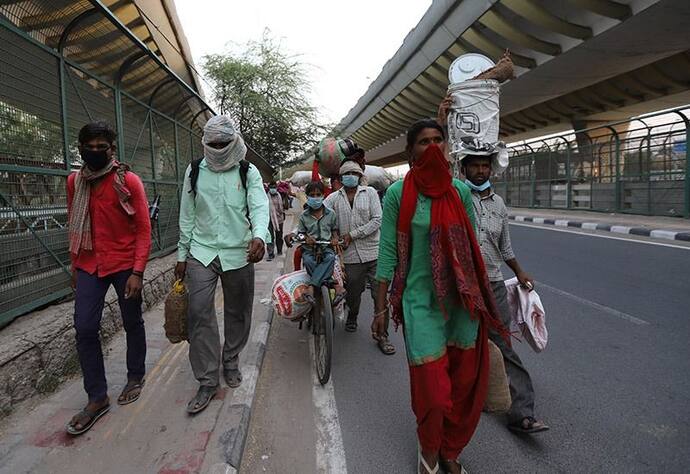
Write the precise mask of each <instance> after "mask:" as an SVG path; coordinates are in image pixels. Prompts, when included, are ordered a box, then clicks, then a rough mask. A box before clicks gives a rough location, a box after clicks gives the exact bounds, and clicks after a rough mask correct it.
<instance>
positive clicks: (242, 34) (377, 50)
mask: <svg viewBox="0 0 690 474" xmlns="http://www.w3.org/2000/svg"><path fill="white" fill-rule="evenodd" d="M430 5H431V0H340V1H335V0H251V1H242V2H240V1H236V0H175V6H176V8H177V13H178V16H179V18H180V21H181V22H182V28H183V30H184V32H185V35H186V36H187V40H188V41H189V45H190V48H191V50H192V56H193V58H194V62H195V64H196V66H197V70H198V71H199V72H202V73H203V71H202V68H201V59H202V57H203V56H204V55H206V54H213V53H223V52H225V51H227V50H228V45H230V46H231V47H233V46H232V44H235V45H238V46H241V45H244V44H246V43H247V41H250V40H259V39H261V36H262V34H263V31H264V29H265V28H268V29H270V30H271V33H272V35H273V36H274V37H275V38H278V39H280V40H281V44H282V46H283V47H284V50H285V52H287V53H290V54H298V55H300V56H301V58H302V62H303V63H304V64H307V65H308V70H309V74H310V79H311V82H312V87H313V90H312V100H313V104H314V105H315V106H316V107H318V109H319V111H320V115H321V118H322V119H323V120H324V122H328V123H337V122H338V121H340V119H342V118H343V117H344V116H345V115H346V114H347V112H348V111H349V110H350V109H351V108H352V107H354V105H355V104H356V103H357V100H358V99H359V98H360V97H361V96H362V95H364V93H365V92H366V90H367V88H368V87H369V84H371V82H372V81H373V80H374V79H376V77H377V76H378V75H379V73H380V72H381V68H382V67H383V65H384V64H385V63H386V61H388V59H390V58H391V57H392V56H393V55H394V54H395V52H396V51H397V50H398V48H399V47H400V45H401V44H402V42H403V39H404V38H405V36H406V35H407V33H408V32H409V31H410V30H411V29H413V28H414V27H415V26H416V25H417V23H418V22H419V20H420V19H421V18H422V16H423V15H424V12H426V10H427V9H428V8H429V6H430ZM202 83H203V82H202ZM204 87H205V88H207V87H208V86H206V84H205V83H204ZM206 93H207V96H210V94H209V93H208V89H207V90H206Z"/></svg>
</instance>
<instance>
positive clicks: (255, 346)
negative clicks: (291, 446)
mask: <svg viewBox="0 0 690 474" xmlns="http://www.w3.org/2000/svg"><path fill="white" fill-rule="evenodd" d="M282 267H283V259H282V257H279V258H277V259H276V260H274V261H272V262H266V261H263V262H261V263H259V264H257V265H256V289H255V297H254V305H253V320H252V333H251V336H250V342H249V343H248V345H247V348H246V349H245V350H244V351H243V352H242V355H241V357H240V363H241V367H242V369H243V373H244V381H243V384H242V386H241V387H240V388H238V389H235V390H232V389H229V388H227V387H226V386H225V385H224V384H223V385H222V386H221V388H220V389H219V391H218V395H217V396H216V398H215V399H214V400H213V401H212V402H211V404H210V405H209V407H208V408H207V409H206V410H205V411H204V412H202V413H200V414H198V415H196V416H194V417H190V416H188V415H187V414H186V412H185V407H186V405H187V402H188V401H189V400H190V399H191V398H192V397H193V396H194V394H195V393H196V390H197V383H196V380H195V379H194V377H193V375H192V372H191V368H190V365H189V361H188V347H189V346H188V344H187V343H186V342H184V343H180V344H176V345H173V344H170V343H169V342H168V340H167V339H166V338H165V333H164V331H163V304H162V303H160V304H158V305H157V306H156V307H154V308H153V309H152V310H150V311H148V312H146V313H145V315H144V318H145V321H146V331H147V342H148V353H147V361H146V365H147V375H146V385H145V386H144V390H143V392H142V396H141V398H140V399H139V400H138V401H137V402H135V403H132V404H130V405H127V406H118V405H117V403H116V401H117V396H118V394H119V392H120V390H121V389H122V386H123V384H124V382H125V381H126V367H125V335H124V333H120V334H119V335H117V336H116V337H114V338H113V340H112V341H111V343H110V344H109V345H108V347H107V349H106V350H105V351H104V352H105V355H106V371H107V377H108V381H109V383H110V386H109V396H110V400H111V404H112V408H111V410H110V412H109V413H108V414H107V415H105V416H104V417H103V419H101V420H100V421H99V422H98V423H97V424H96V425H95V426H94V427H93V428H92V429H91V430H90V431H89V432H87V433H86V434H84V435H82V436H80V437H71V436H69V435H67V434H66V433H65V424H66V423H67V422H68V421H69V420H70V418H71V417H72V416H73V415H74V414H75V413H76V412H77V411H79V410H80V409H82V408H83V406H84V404H85V403H86V396H85V394H84V391H83V388H82V379H81V378H80V377H77V378H74V379H73V380H71V381H69V382H67V383H66V384H65V385H63V387H62V388H60V389H59V390H58V391H57V392H55V393H53V394H51V395H49V396H47V397H45V398H42V399H40V400H34V401H31V402H28V403H26V404H24V405H20V406H19V407H18V408H17V409H16V410H15V412H14V413H13V414H12V415H11V416H10V417H8V418H6V419H5V420H2V421H1V422H0V473H2V474H5V473H7V474H10V473H11V474H19V473H28V472H31V473H49V472H50V473H61V472H71V473H89V474H91V473H94V472H98V473H101V474H108V473H164V474H172V473H176V474H182V473H191V472H233V469H232V463H233V462H239V461H238V460H239V457H240V456H241V450H242V448H243V445H244V435H245V434H246V430H247V426H246V425H248V422H249V420H248V414H249V412H248V409H249V407H250V406H251V402H252V400H253V396H254V388H255V386H256V381H257V378H258V369H259V367H260V361H261V360H262V357H263V349H264V343H265V339H266V336H267V333H268V326H269V324H270V316H271V314H270V305H268V304H267V303H268V300H267V298H268V296H269V292H270V288H271V285H272V283H273V280H274V279H275V278H276V276H277V275H278V274H279V273H280V270H281V269H282ZM222 308H223V296H222V291H221V290H220V288H219V289H218V291H217V292H216V310H217V311H218V315H219V321H220V322H221V324H222ZM221 334H222V330H221Z"/></svg>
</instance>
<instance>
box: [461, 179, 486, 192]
mask: <svg viewBox="0 0 690 474" xmlns="http://www.w3.org/2000/svg"><path fill="white" fill-rule="evenodd" d="M465 184H466V185H468V186H469V187H470V189H471V190H473V191H477V192H482V191H486V190H487V189H489V188H490V187H491V180H490V179H487V180H486V182H485V183H484V184H482V185H480V186H477V185H476V184H474V183H473V182H472V181H470V180H469V179H466V180H465Z"/></svg>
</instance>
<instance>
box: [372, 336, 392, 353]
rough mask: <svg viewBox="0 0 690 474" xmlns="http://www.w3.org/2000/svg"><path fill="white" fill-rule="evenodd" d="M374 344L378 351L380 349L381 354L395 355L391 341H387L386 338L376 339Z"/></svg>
mask: <svg viewBox="0 0 690 474" xmlns="http://www.w3.org/2000/svg"><path fill="white" fill-rule="evenodd" d="M376 344H377V345H378V346H379V349H381V352H383V353H384V354H386V355H393V354H395V346H394V345H393V343H391V341H389V340H388V337H386V336H382V337H379V338H377V339H376Z"/></svg>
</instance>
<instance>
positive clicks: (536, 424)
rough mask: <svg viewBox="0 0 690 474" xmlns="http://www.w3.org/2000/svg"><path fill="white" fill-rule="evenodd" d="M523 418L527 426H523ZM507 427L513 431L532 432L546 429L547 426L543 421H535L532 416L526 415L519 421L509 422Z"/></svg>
mask: <svg viewBox="0 0 690 474" xmlns="http://www.w3.org/2000/svg"><path fill="white" fill-rule="evenodd" d="M525 420H527V426H525ZM508 429H509V430H510V431H513V432H515V433H523V434H532V433H539V432H541V431H546V430H548V429H549V427H548V426H547V425H546V424H545V423H543V422H541V421H537V420H536V419H535V418H534V417H532V416H526V417H524V418H523V419H522V420H520V421H515V422H513V423H510V424H509V425H508Z"/></svg>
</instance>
